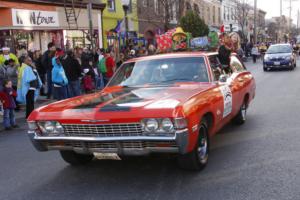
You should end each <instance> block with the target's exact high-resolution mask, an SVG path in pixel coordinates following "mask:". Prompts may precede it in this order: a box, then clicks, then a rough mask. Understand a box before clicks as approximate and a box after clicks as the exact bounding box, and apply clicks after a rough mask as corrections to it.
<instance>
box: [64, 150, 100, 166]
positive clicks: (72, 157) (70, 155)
mask: <svg viewBox="0 0 300 200" xmlns="http://www.w3.org/2000/svg"><path fill="white" fill-rule="evenodd" d="M60 155H61V157H62V159H63V160H64V161H66V162H67V163H69V164H70V165H74V166H78V165H85V164H87V163H89V162H91V161H92V160H93V158H94V155H92V154H90V155H85V154H79V153H76V152H74V151H60Z"/></svg>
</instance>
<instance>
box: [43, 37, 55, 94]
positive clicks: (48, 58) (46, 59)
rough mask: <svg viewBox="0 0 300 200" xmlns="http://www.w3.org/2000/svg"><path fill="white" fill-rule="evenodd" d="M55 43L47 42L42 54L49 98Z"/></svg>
mask: <svg viewBox="0 0 300 200" xmlns="http://www.w3.org/2000/svg"><path fill="white" fill-rule="evenodd" d="M55 51H56V48H55V45H54V44H53V43H52V42H50V43H49V44H48V50H47V51H46V52H45V53H44V54H43V57H42V65H43V68H44V69H46V71H47V98H48V99H50V98H51V95H52V77H51V76H52V68H53V66H52V58H53V57H54V56H55Z"/></svg>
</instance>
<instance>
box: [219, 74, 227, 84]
mask: <svg viewBox="0 0 300 200" xmlns="http://www.w3.org/2000/svg"><path fill="white" fill-rule="evenodd" d="M227 79H228V76H227V75H225V74H222V75H221V76H220V78H219V82H220V83H226V82H227Z"/></svg>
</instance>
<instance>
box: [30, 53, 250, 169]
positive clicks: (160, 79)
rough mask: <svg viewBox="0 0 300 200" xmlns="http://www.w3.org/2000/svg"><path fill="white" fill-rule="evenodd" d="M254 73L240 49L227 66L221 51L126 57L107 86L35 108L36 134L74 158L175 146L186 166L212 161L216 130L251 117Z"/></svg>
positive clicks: (44, 147) (37, 142)
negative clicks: (240, 55) (224, 63)
mask: <svg viewBox="0 0 300 200" xmlns="http://www.w3.org/2000/svg"><path fill="white" fill-rule="evenodd" d="M255 88H256V86H255V80H254V78H253V76H252V75H251V73H250V72H249V71H247V69H246V68H245V66H244V65H243V63H242V62H241V61H240V60H239V59H238V57H237V56H236V55H231V58H230V67H228V69H226V70H225V69H223V67H222V65H221V64H220V62H219V60H218V54H217V53H208V52H193V53H191V52H188V53H172V54H165V55H155V56H149V57H142V58H136V59H132V60H130V61H127V62H126V63H124V64H123V65H122V66H121V67H120V68H119V69H118V71H117V72H116V74H115V75H114V76H113V78H112V80H111V81H110V82H109V83H108V86H107V87H106V88H105V89H104V90H103V91H101V92H97V93H94V94H89V95H85V96H80V97H75V98H71V99H67V100H63V101H59V102H55V103H52V104H49V105H47V106H44V107H41V108H38V109H36V110H35V111H34V112H33V113H32V114H31V115H30V117H29V119H28V124H29V131H28V134H29V137H30V139H31V141H32V143H33V145H34V146H35V147H36V149H37V150H39V151H48V150H59V151H60V154H61V156H62V158H63V159H64V160H65V161H66V162H68V163H70V164H71V165H79V164H86V163H88V162H90V161H92V159H93V158H94V155H95V154H96V153H116V154H118V155H120V156H122V155H147V154H150V153H173V154H177V155H178V163H179V165H180V166H181V167H183V168H186V169H193V170H201V169H203V168H204V167H205V165H206V164H207V162H208V155H209V144H210V137H212V136H213V135H214V134H216V133H217V132H218V131H219V130H220V129H221V128H222V127H223V126H224V125H225V124H227V123H229V122H231V121H232V120H233V121H234V122H235V123H236V124H243V123H244V122H245V121H246V114H247V108H248V106H249V104H250V102H251V101H252V100H253V98H254V96H255Z"/></svg>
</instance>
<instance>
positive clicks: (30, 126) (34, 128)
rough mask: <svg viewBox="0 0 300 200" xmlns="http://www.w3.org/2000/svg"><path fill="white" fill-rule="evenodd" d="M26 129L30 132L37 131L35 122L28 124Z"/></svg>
mask: <svg viewBox="0 0 300 200" xmlns="http://www.w3.org/2000/svg"><path fill="white" fill-rule="evenodd" d="M28 129H29V130H30V131H35V130H36V129H38V127H37V125H36V122H35V121H31V122H28Z"/></svg>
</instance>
